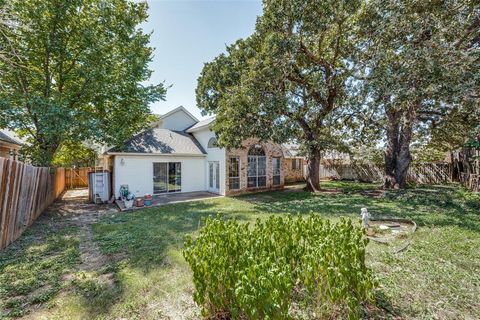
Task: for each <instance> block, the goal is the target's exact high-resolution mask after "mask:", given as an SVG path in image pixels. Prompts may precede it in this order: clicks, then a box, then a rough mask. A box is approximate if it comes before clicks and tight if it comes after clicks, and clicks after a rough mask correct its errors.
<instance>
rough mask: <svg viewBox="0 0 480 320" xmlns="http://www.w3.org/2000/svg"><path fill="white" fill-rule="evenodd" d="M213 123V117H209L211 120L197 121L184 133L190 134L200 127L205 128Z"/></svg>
mask: <svg viewBox="0 0 480 320" xmlns="http://www.w3.org/2000/svg"><path fill="white" fill-rule="evenodd" d="M214 121H215V117H211V118H208V119H205V120H202V121H199V122H197V123H195V124H194V125H193V126H191V127H190V128H187V129H186V130H185V131H187V132H192V131H194V130H196V129H199V128H202V127H205V126H208V125H210V124H211V123H212V122H214Z"/></svg>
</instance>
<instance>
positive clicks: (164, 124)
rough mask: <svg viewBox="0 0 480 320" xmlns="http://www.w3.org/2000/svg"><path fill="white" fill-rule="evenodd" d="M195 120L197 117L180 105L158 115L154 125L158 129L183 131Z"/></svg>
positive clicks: (196, 120)
mask: <svg viewBox="0 0 480 320" xmlns="http://www.w3.org/2000/svg"><path fill="white" fill-rule="evenodd" d="M197 122H198V119H197V118H195V117H194V116H193V115H192V114H191V113H190V112H188V110H187V109H185V108H184V107H183V106H180V107H178V108H175V109H173V110H171V111H169V112H167V113H166V114H164V115H162V116H160V117H159V119H158V121H157V122H156V123H155V125H154V126H155V127H157V128H160V129H169V130H175V131H183V130H185V129H187V128H189V127H191V126H193V125H194V124H195V123H197Z"/></svg>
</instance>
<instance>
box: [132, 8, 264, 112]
mask: <svg viewBox="0 0 480 320" xmlns="http://www.w3.org/2000/svg"><path fill="white" fill-rule="evenodd" d="M147 2H148V5H149V18H148V21H147V22H146V23H144V24H143V25H142V26H141V27H142V28H143V30H144V31H146V32H150V31H153V34H152V36H151V46H152V47H154V48H155V52H154V57H153V61H152V63H151V64H150V69H151V70H153V71H154V72H153V75H152V77H151V78H150V83H154V84H157V83H159V82H164V83H165V85H166V86H170V85H171V87H170V88H169V89H168V91H167V95H166V100H165V101H159V102H156V103H154V104H152V105H151V106H150V108H151V110H152V112H153V113H158V114H163V113H166V112H168V111H170V110H172V109H173V108H176V107H178V106H180V105H182V106H184V107H185V108H186V109H187V110H188V111H190V112H191V113H192V114H193V115H194V116H196V117H198V118H199V119H203V118H205V117H202V116H201V114H200V110H199V109H198V108H197V107H196V103H195V88H196V86H197V78H198V76H199V75H200V72H201V71H202V68H203V65H204V63H206V62H209V61H212V60H213V59H214V58H215V57H216V56H218V55H219V54H220V53H222V52H225V46H226V45H229V44H231V43H233V42H235V41H236V40H237V39H239V38H244V37H247V36H249V35H251V34H252V33H253V31H254V29H255V21H256V18H257V16H258V15H260V14H261V12H262V4H261V1H260V0H214V1H212V0H210V1H205V0H148V1H147Z"/></svg>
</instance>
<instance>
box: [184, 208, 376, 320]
mask: <svg viewBox="0 0 480 320" xmlns="http://www.w3.org/2000/svg"><path fill="white" fill-rule="evenodd" d="M367 241H368V240H367V239H366V238H365V236H364V231H363V229H362V228H361V227H360V225H354V224H353V223H352V221H351V220H347V219H342V220H341V221H340V222H338V223H331V222H330V221H329V220H324V219H321V218H320V217H318V216H315V215H313V214H312V215H310V216H309V217H308V218H306V219H305V218H304V217H286V218H285V217H269V218H268V219H267V220H266V221H264V222H262V221H260V220H257V222H256V223H255V225H254V226H249V225H248V224H241V223H239V222H237V221H236V220H228V221H224V220H223V219H221V218H208V219H207V221H206V224H205V226H204V227H203V228H202V229H201V230H200V232H199V235H198V237H196V239H193V238H192V237H188V238H187V240H186V243H185V248H184V251H183V255H184V257H185V259H186V261H187V262H188V264H189V265H190V267H191V269H192V271H193V282H194V285H195V292H194V300H195V302H196V303H197V304H198V305H199V306H200V307H201V308H202V313H203V316H204V317H205V318H209V319H289V318H290V316H293V317H295V316H299V315H307V316H313V317H315V318H320V319H334V318H335V319H340V318H341V319H345V318H350V319H359V318H361V316H362V313H363V306H364V304H365V303H367V302H369V301H372V299H373V290H374V287H375V281H374V278H373V275H372V272H371V271H370V269H369V268H367V266H366V265H365V246H366V244H367ZM292 312H293V313H294V314H292ZM297 313H298V314H297ZM307 318H309V317H307Z"/></svg>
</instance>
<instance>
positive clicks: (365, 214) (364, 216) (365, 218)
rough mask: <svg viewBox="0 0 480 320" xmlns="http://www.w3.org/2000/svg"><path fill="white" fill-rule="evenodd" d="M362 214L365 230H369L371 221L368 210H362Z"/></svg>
mask: <svg viewBox="0 0 480 320" xmlns="http://www.w3.org/2000/svg"><path fill="white" fill-rule="evenodd" d="M360 212H361V215H362V225H363V227H364V228H368V220H369V219H370V213H368V210H367V208H362V209H361V211H360Z"/></svg>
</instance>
